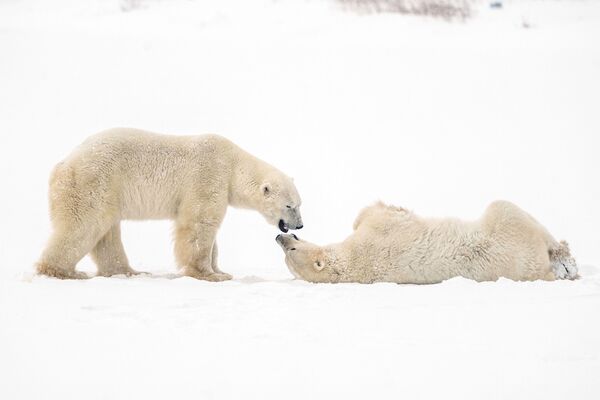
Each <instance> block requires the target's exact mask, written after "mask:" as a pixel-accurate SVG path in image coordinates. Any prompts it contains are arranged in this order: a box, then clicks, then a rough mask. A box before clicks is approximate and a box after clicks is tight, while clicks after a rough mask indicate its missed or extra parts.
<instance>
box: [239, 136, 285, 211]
mask: <svg viewBox="0 0 600 400" xmlns="http://www.w3.org/2000/svg"><path fill="white" fill-rule="evenodd" d="M236 147H237V146H236ZM232 163H233V165H232V176H231V180H230V183H229V204H230V205H231V206H233V207H237V208H248V209H254V210H260V209H261V208H262V197H261V196H260V195H261V193H260V185H261V184H262V183H263V182H264V180H265V178H266V177H267V175H268V174H270V173H273V172H274V171H277V170H276V169H275V168H274V167H273V166H271V165H269V164H267V163H266V162H264V161H262V160H260V159H258V158H256V157H254V156H253V155H251V154H250V153H247V152H246V151H244V150H242V149H241V148H239V147H238V148H237V149H236V151H235V152H234V155H233V157H232Z"/></svg>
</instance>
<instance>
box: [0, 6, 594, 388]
mask: <svg viewBox="0 0 600 400" xmlns="http://www.w3.org/2000/svg"><path fill="white" fill-rule="evenodd" d="M488 3H489V2H487V1H481V2H480V3H479V4H478V5H476V6H475V7H474V14H473V16H472V18H470V19H468V20H466V21H464V22H461V21H454V22H445V21H443V20H440V19H433V18H420V17H410V16H402V15H397V14H373V15H370V14H369V15H363V14H356V13H352V12H349V11H343V10H341V9H340V7H339V6H338V5H337V3H335V2H333V1H329V0H312V1H305V0H299V1H295V0H280V1H269V0H247V1H233V0H220V1H200V0H198V1H191V0H190V1H183V0H172V1H158V0H146V1H145V0H139V1H133V2H131V1H125V0H122V1H119V0H55V1H43V0H37V1H36V0H1V1H0V178H1V179H0V182H2V185H3V186H2V187H3V189H2V190H0V193H1V194H0V209H1V210H2V219H1V220H0V227H1V228H2V229H0V398H2V399H34V398H48V399H58V398H60V399H80V398H90V399H130V398H172V397H177V398H181V399H186V398H207V399H210V398H215V399H222V398H229V399H239V398H260V399H270V398H291V399H294V398H325V397H326V396H327V397H330V398H337V397H342V396H344V397H346V398H361V397H362V398H364V397H379V398H399V397H400V396H403V397H406V398H431V397H438V398H439V397H449V398H461V399H471V398H472V399H481V398H498V399H520V398H522V399H532V398H540V399H564V398H573V399H596V398H599V396H600V379H598V377H599V376H600V321H599V318H600V270H599V269H598V268H597V267H598V266H599V265H600V246H599V244H600V240H599V235H598V233H597V229H595V228H596V227H598V226H600V212H598V204H600V185H599V184H598V173H599V172H600V157H598V152H599V150H600V139H599V135H600V113H599V104H600V46H598V39H600V2H599V1H577V0H571V1H568V0H564V1H553V0H546V1H533V0H532V1H506V0H505V1H503V2H502V3H503V7H502V8H501V9H491V8H489V7H488V6H487V4H488ZM131 5H133V6H134V7H132V6H131ZM112 126H134V127H139V128H145V129H149V130H154V131H159V132H165V133H174V134H189V133H204V132H216V133H220V134H223V135H225V136H227V137H229V138H230V139H232V140H233V141H235V142H237V143H238V144H239V145H241V146H242V147H244V148H246V149H247V150H249V151H250V152H252V153H254V154H255V155H257V156H259V157H261V158H263V159H265V160H266V161H268V162H270V163H272V164H274V165H276V166H278V167H279V168H280V169H282V170H283V171H285V172H286V173H288V174H289V175H291V176H293V177H294V178H295V182H296V184H297V186H298V189H299V190H300V193H301V195H302V197H303V201H304V203H303V207H302V212H303V219H304V222H305V228H304V229H303V230H302V231H300V232H298V234H299V236H301V237H304V238H306V239H308V240H311V241H313V242H316V243H329V242H334V241H339V240H341V239H343V238H344V237H345V236H346V235H348V234H349V233H350V231H351V226H352V221H353V219H354V217H355V216H356V214H357V213H358V211H359V210H360V208H361V207H363V206H365V205H367V204H369V203H371V202H373V201H375V200H378V199H381V200H384V201H386V202H389V203H393V204H397V205H402V206H405V207H408V208H411V209H413V210H415V212H417V213H419V214H423V215H430V216H448V215H453V216H458V217H462V218H476V217H477V216H478V215H479V214H480V213H481V212H482V210H483V209H484V208H485V206H486V204H487V203H488V202H490V201H492V200H494V199H498V198H503V199H508V200H512V201H513V202H515V203H517V204H519V205H520V206H522V207H523V208H524V209H526V210H527V211H529V212H530V213H532V214H533V215H534V216H535V217H536V218H537V219H538V220H540V221H541V222H542V223H543V224H544V225H546V227H548V229H549V230H550V231H551V232H552V233H553V234H554V235H555V236H556V237H557V238H558V239H566V240H568V241H569V242H570V244H571V248H572V251H573V253H574V255H575V256H576V258H577V259H578V261H579V263H580V264H581V265H582V268H581V279H579V280H577V281H574V282H571V281H561V282H553V283H548V282H527V283H517V282H511V281H508V280H501V281H499V282H494V283H481V284H477V283H475V282H471V281H468V280H464V279H453V280H450V281H448V282H445V283H442V284H439V285H431V286H411V285H401V286H400V285H393V284H376V285H354V284H343V285H342V284H340V285H314V284H309V283H306V282H301V281H295V280H292V276H291V275H290V274H289V272H288V271H287V269H286V267H285V264H284V262H283V255H282V253H281V250H280V249H279V248H278V246H277V244H276V243H275V241H274V237H275V235H276V233H277V232H276V230H275V228H274V227H271V226H268V225H267V224H266V223H265V222H264V221H263V220H262V218H261V217H260V216H259V215H258V214H256V213H253V212H249V211H239V210H230V211H229V213H228V216H227V218H226V220H225V223H224V226H223V228H222V229H221V232H220V234H219V237H218V240H219V246H220V265H221V268H222V269H223V270H224V271H226V272H229V273H232V274H233V275H234V276H235V280H234V281H231V282H223V283H208V282H200V281H196V280H192V279H190V278H178V277H177V276H176V275H175V272H176V271H175V267H174V262H173V257H172V251H171V250H172V243H171V239H170V224H169V223H167V222H146V223H126V224H124V226H123V229H124V232H123V234H124V242H125V247H126V250H127V253H128V256H129V259H130V261H131V264H132V265H133V266H134V267H135V268H137V269H139V270H144V271H150V272H152V273H153V275H152V276H143V277H136V278H132V279H118V278H114V279H105V278H94V279H91V280H88V281H83V282H81V281H57V280H53V279H45V278H40V277H32V276H31V270H32V264H33V262H34V261H35V260H36V258H37V257H38V255H39V253H40V251H41V249H42V247H43V245H44V242H45V240H46V239H47V237H48V234H49V230H50V226H49V221H48V216H47V201H46V191H47V179H48V174H49V172H50V169H51V168H52V166H53V165H54V164H55V163H56V162H57V161H58V160H60V159H61V158H62V157H64V156H65V155H66V154H67V153H68V152H69V151H70V150H71V149H72V148H73V147H74V146H75V145H76V144H78V143H79V142H81V141H82V140H83V139H84V138H85V137H86V136H88V135H90V134H92V133H94V132H96V131H98V130H101V129H104V128H107V127H112ZM81 267H82V269H84V270H86V271H89V272H90V273H92V272H93V264H92V263H91V262H90V261H89V260H88V259H85V260H84V261H83V262H82V263H81Z"/></svg>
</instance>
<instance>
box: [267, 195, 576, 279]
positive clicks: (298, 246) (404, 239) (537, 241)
mask: <svg viewBox="0 0 600 400" xmlns="http://www.w3.org/2000/svg"><path fill="white" fill-rule="evenodd" d="M277 242H278V243H279V244H280V245H281V247H282V248H283V250H284V252H285V261H286V264H287V265H288V268H289V269H290V272H292V274H293V275H294V276H296V277H297V278H300V279H304V280H307V281H310V282H334V283H335V282H360V283H372V282H396V283H438V282H441V281H443V280H445V279H449V278H453V277H456V276H462V277H465V278H470V279H474V280H476V281H494V280H497V279H498V278H500V277H505V278H509V279H513V280H518V281H524V280H535V279H544V280H549V281H551V280H555V279H565V278H567V279H574V278H575V277H576V276H577V265H576V263H575V260H574V259H573V258H572V257H571V254H570V252H569V248H568V245H567V243H566V242H564V241H563V242H560V243H559V242H557V241H556V240H555V239H554V238H553V237H552V236H551V235H550V234H549V233H548V231H547V230H546V229H545V228H544V227H543V226H542V225H540V224H539V223H538V222H537V221H536V220H535V219H533V218H532V217H531V216H530V215H529V214H527V213H526V212H524V211H523V210H521V209H520V208H519V207H517V206H515V205H514V204H512V203H509V202H506V201H496V202H494V203H492V204H491V205H490V206H489V207H488V208H487V210H486V211H485V213H484V214H483V216H482V217H481V218H480V219H479V220H477V221H475V222H463V221H459V220H455V219H429V218H421V217H419V216H417V215H415V214H413V213H412V212H410V211H407V210H405V209H403V208H399V207H392V206H387V205H384V204H383V203H378V204H375V205H374V206H371V207H367V208H365V209H364V210H363V211H362V212H361V213H360V214H359V216H358V218H357V219H356V221H355V222H354V233H353V234H352V235H351V236H350V237H348V238H347V239H346V240H345V241H343V242H342V243H339V244H333V245H329V246H325V247H320V246H317V245H314V244H311V243H308V242H305V241H303V240H300V239H298V238H297V237H296V235H293V234H292V235H278V236H277Z"/></svg>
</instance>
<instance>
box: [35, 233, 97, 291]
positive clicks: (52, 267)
mask: <svg viewBox="0 0 600 400" xmlns="http://www.w3.org/2000/svg"><path fill="white" fill-rule="evenodd" d="M102 234H103V231H101V230H99V229H97V228H94V227H85V226H83V225H81V224H80V225H78V226H72V227H70V228H69V229H64V228H62V229H55V231H54V232H53V233H52V236H51V237H50V240H49V241H48V244H47V245H46V248H45V250H44V252H43V253H42V256H41V258H40V260H39V261H38V263H37V264H36V269H37V272H38V273H39V274H43V275H47V276H51V277H55V278H60V279H85V278H88V276H87V275H86V274H85V273H83V272H79V271H76V270H75V267H76V266H77V263H78V262H79V261H80V260H81V259H82V258H83V257H84V256H85V255H86V254H87V253H89V252H90V251H91V249H92V248H93V247H94V245H95V244H96V243H97V242H98V239H99V237H100V236H102Z"/></svg>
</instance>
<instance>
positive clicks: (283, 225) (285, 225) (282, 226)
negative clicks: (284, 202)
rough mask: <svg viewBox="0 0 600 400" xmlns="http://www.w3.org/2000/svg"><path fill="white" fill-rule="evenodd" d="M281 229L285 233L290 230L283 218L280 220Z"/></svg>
mask: <svg viewBox="0 0 600 400" xmlns="http://www.w3.org/2000/svg"><path fill="white" fill-rule="evenodd" d="M279 230H280V231H281V232H283V233H287V232H288V231H289V228H288V225H287V224H286V223H285V222H284V221H283V220H282V219H280V220H279Z"/></svg>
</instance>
